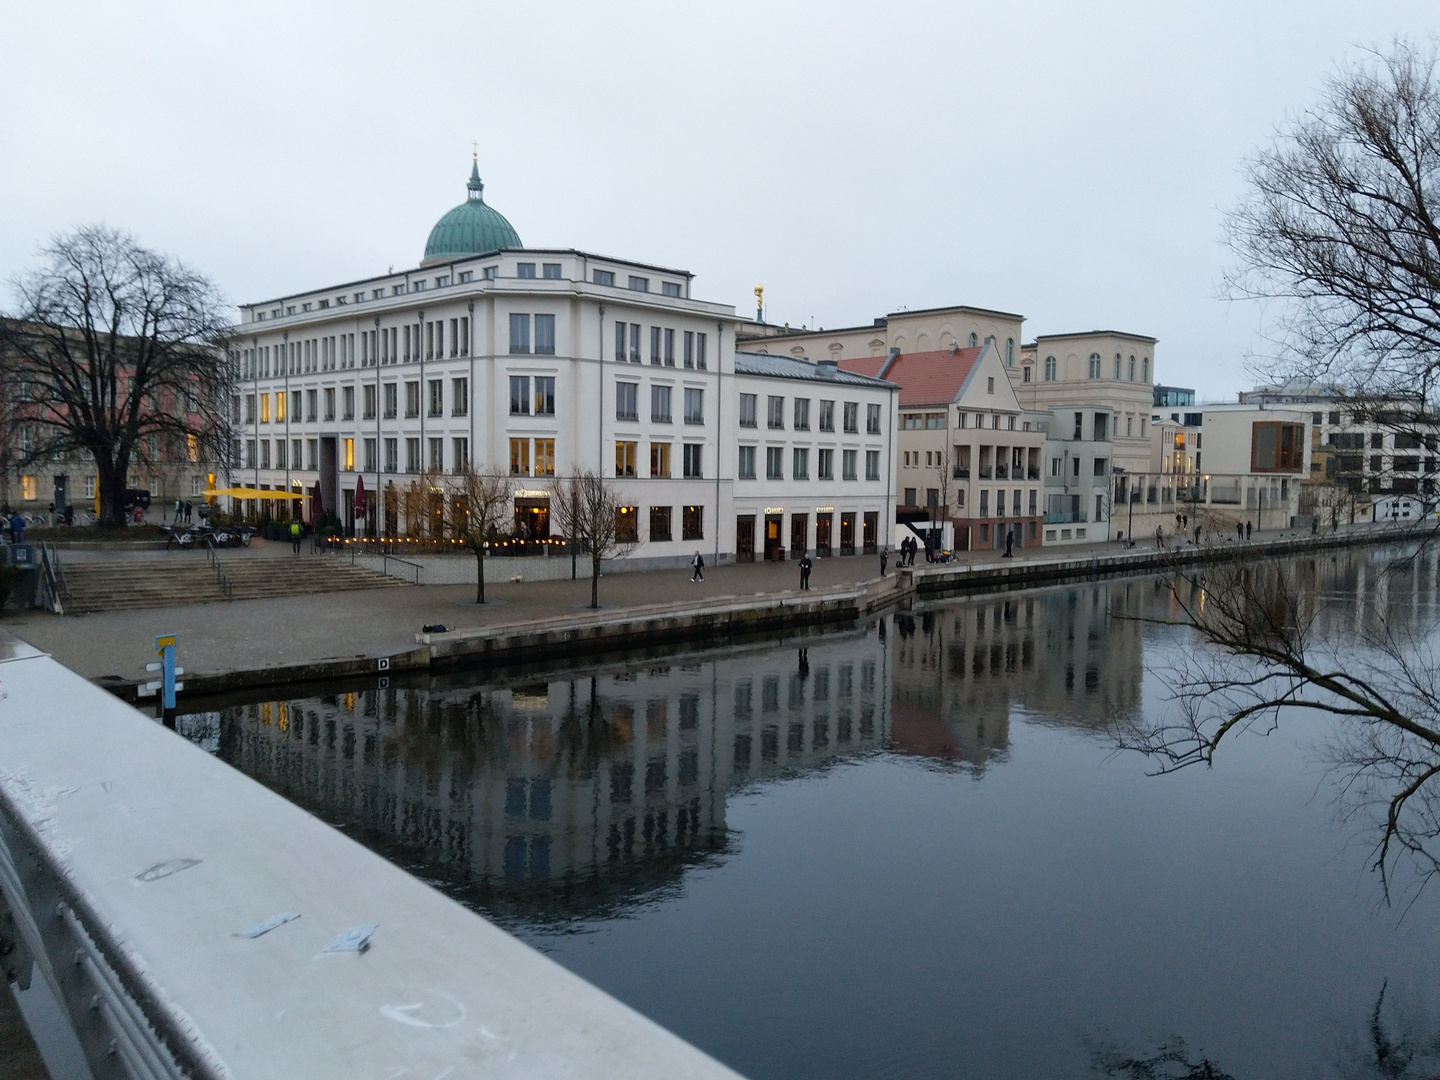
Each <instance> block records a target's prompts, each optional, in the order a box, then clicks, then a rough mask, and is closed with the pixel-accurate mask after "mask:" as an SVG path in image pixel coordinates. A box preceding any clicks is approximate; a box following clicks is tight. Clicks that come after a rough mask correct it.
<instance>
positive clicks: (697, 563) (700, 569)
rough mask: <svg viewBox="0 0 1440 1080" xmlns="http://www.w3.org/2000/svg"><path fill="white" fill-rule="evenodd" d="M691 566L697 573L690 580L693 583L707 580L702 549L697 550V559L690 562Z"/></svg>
mask: <svg viewBox="0 0 1440 1080" xmlns="http://www.w3.org/2000/svg"><path fill="white" fill-rule="evenodd" d="M690 566H691V567H692V568H693V569H694V571H695V572H694V573H693V574H691V575H690V580H691V581H704V580H705V556H703V555H701V554H700V549H699V548H696V549H695V557H694V558H693V559H691V560H690Z"/></svg>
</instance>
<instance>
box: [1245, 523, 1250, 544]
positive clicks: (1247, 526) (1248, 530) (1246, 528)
mask: <svg viewBox="0 0 1440 1080" xmlns="http://www.w3.org/2000/svg"><path fill="white" fill-rule="evenodd" d="M1245 539H1246V540H1249V539H1250V522H1248V521H1247V522H1245Z"/></svg>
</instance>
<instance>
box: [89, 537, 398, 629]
mask: <svg viewBox="0 0 1440 1080" xmlns="http://www.w3.org/2000/svg"><path fill="white" fill-rule="evenodd" d="M192 556H193V558H194V561H190V560H191V558H192ZM220 570H221V572H222V573H223V574H224V575H225V577H226V578H227V579H228V580H229V582H230V590H231V592H230V596H229V599H233V600H258V599H264V598H267V597H279V596H296V595H299V594H306V593H327V592H344V591H348V590H353V589H385V588H392V587H396V586H403V585H404V584H405V582H403V581H400V580H398V579H396V578H392V577H388V576H386V575H385V574H381V573H379V572H378V571H375V570H369V569H366V568H365V567H362V566H352V565H351V564H350V563H348V562H342V561H340V560H339V559H337V558H335V557H333V556H327V555H298V556H295V557H293V558H274V557H259V558H246V557H245V556H244V555H242V554H236V555H233V556H231V557H229V558H225V557H223V556H222V557H221V559H220ZM63 575H64V580H65V587H66V590H67V592H68V596H67V598H66V600H65V613H66V614H67V615H82V614H86V613H89V612H95V611H124V610H128V609H133V608H146V607H168V606H170V605H173V604H203V603H215V602H220V601H224V600H226V599H227V597H226V595H225V592H224V590H223V589H222V588H221V585H220V582H219V581H218V580H217V578H216V576H215V571H214V570H213V569H212V568H211V566H210V564H209V562H208V561H207V560H206V559H205V557H204V555H203V554H199V553H196V552H183V553H180V554H179V555H177V556H176V557H175V558H174V559H165V560H138V559H137V560H130V561H123V562H122V561H118V560H117V561H111V562H74V563H67V564H65V565H64V567H63Z"/></svg>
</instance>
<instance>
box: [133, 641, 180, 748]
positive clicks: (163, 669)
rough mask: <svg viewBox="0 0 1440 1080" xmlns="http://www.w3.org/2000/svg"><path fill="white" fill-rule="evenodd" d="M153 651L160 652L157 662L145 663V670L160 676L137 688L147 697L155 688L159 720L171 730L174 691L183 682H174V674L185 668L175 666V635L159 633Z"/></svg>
mask: <svg viewBox="0 0 1440 1080" xmlns="http://www.w3.org/2000/svg"><path fill="white" fill-rule="evenodd" d="M155 651H156V652H158V653H159V654H160V660H159V662H158V663H153V664H146V665H145V670H146V671H158V672H160V678H159V679H156V680H152V681H151V682H148V683H143V684H141V686H140V689H139V695H140V696H141V697H149V696H150V695H151V694H153V693H155V692H156V691H157V690H158V691H159V693H160V701H159V704H158V706H157V709H156V711H157V713H158V714H159V719H160V721H161V722H162V723H163V724H164V725H165V726H166V727H168V728H170V729H171V730H174V728H175V691H177V690H183V689H184V687H185V684H184V683H182V682H176V681H175V676H176V675H183V674H185V669H184V668H182V667H176V666H175V635H174V634H161V635H160V636H159V637H157V638H156V639H155Z"/></svg>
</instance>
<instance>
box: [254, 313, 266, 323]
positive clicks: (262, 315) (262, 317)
mask: <svg viewBox="0 0 1440 1080" xmlns="http://www.w3.org/2000/svg"><path fill="white" fill-rule="evenodd" d="M255 321H256V322H264V321H265V312H263V311H257V312H255Z"/></svg>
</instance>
